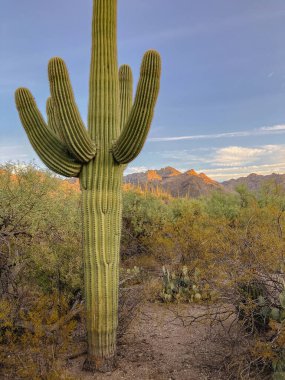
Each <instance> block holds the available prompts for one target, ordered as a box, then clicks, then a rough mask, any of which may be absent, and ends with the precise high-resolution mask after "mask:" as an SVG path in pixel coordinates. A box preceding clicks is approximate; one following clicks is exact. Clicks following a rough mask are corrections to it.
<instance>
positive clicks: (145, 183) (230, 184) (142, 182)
mask: <svg viewBox="0 0 285 380" xmlns="http://www.w3.org/2000/svg"><path fill="white" fill-rule="evenodd" d="M270 181H271V182H272V181H273V182H274V183H276V184H279V185H281V186H282V187H284V189H285V174H277V173H272V174H268V175H261V174H256V173H250V174H249V175H247V176H245V177H239V178H234V179H230V180H227V181H223V182H217V181H215V180H214V179H212V178H210V177H208V176H207V175H206V174H205V173H198V172H196V171H195V170H194V169H189V170H187V171H185V172H181V171H179V170H177V169H175V168H173V167H171V166H167V167H165V168H161V169H158V170H155V169H152V170H147V171H145V172H139V173H132V174H128V175H126V176H124V183H129V184H132V185H135V186H141V187H144V188H146V189H148V190H153V189H157V188H159V189H161V190H163V191H164V192H167V193H169V194H170V195H172V196H174V197H177V196H181V197H183V196H190V197H193V198H196V197H199V196H201V195H208V194H210V193H211V192H212V191H214V190H218V191H222V192H232V191H234V190H235V188H236V186H238V185H241V184H243V185H246V186H247V187H248V189H249V190H251V191H258V190H259V189H260V188H261V187H262V186H263V184H264V183H266V182H270Z"/></svg>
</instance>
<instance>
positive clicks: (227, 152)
mask: <svg viewBox="0 0 285 380" xmlns="http://www.w3.org/2000/svg"><path fill="white" fill-rule="evenodd" d="M284 156H285V146H284V145H263V146H260V147H253V148H246V147H241V146H228V147H225V148H220V149H218V150H217V151H216V153H215V156H214V157H213V161H214V163H215V165H221V166H236V165H248V164H252V163H258V162H260V163H261V162H265V161H266V160H267V162H268V161H270V162H272V160H273V161H274V162H276V161H279V160H280V159H282V157H284Z"/></svg>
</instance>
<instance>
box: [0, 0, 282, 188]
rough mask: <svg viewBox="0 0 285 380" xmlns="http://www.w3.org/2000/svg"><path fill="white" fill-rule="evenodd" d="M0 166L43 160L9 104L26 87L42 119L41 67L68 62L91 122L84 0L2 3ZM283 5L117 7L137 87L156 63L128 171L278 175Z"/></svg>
mask: <svg viewBox="0 0 285 380" xmlns="http://www.w3.org/2000/svg"><path fill="white" fill-rule="evenodd" d="M0 10H1V12H0V163H5V162H7V161H20V162H25V163H27V162H30V161H32V160H35V162H36V163H38V164H40V165H43V164H41V163H40V161H39V159H38V158H37V156H36V154H35V153H34V151H33V149H32V148H31V146H30V143H29V141H28V139H27V137H26V136H25V132H24V130H23V128H22V126H21V124H20V121H19V118H18V114H17V111H16V109H15V105H14V91H15V90H16V88H17V87H21V86H24V87H28V88H29V89H30V90H31V91H32V93H33V95H34V97H35V98H36V100H37V103H38V105H39V107H40V109H41V110H42V111H43V112H44V110H45V103H46V99H47V97H48V96H49V87H48V80H47V63H48V60H49V59H50V58H51V57H53V56H61V57H62V58H64V60H65V61H66V63H67V65H68V68H69V71H70V76H71V80H72V83H73V88H74V92H75V97H76V100H77V103H78V106H79V109H80V111H81V114H82V117H83V119H84V120H85V121H86V118H87V104H88V77H89V63H90V45H91V12H92V1H91V0H49V1H38V0H24V1H23V0H10V1H7V0H0ZM284 37H285V1H284V0H271V1H268V0H250V1H249V0H235V1H229V0H215V1H213V0H199V1H198V0H176V1H173V0H118V58H119V64H123V63H127V64H129V65H130V66H131V67H132V69H133V74H134V79H135V83H136V82H137V80H138V73H139V67H140V62H141V58H142V56H143V54H144V52H145V51H146V50H148V49H156V50H158V51H159V52H160V54H161V56H162V81H161V88H160V95H159V99H158V103H157V107H156V111H155V117H154V120H153V123H152V127H151V131H150V134H149V136H148V139H147V142H146V144H145V146H144V149H143V151H142V152H141V154H140V156H139V157H138V158H136V160H135V161H133V162H132V163H130V164H129V166H128V168H127V169H126V174H129V173H132V172H138V171H144V170H147V169H159V168H161V167H165V166H173V167H175V168H177V169H179V170H182V171H184V170H188V169H191V168H194V169H195V170H196V171H198V172H204V173H206V174H207V175H209V176H210V177H212V178H214V179H216V180H218V181H223V180H227V179H229V178H236V177H240V176H245V175H248V174H249V173H252V172H254V173H258V174H269V173H272V172H275V173H285V45H284Z"/></svg>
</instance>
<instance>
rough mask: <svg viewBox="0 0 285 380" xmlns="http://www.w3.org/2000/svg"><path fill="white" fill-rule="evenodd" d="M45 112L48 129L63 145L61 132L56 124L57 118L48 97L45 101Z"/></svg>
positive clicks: (53, 105)
mask: <svg viewBox="0 0 285 380" xmlns="http://www.w3.org/2000/svg"><path fill="white" fill-rule="evenodd" d="M46 111H47V117H48V127H49V129H50V130H51V131H52V132H53V133H54V134H55V135H56V137H57V138H58V139H59V140H60V141H62V142H63V143H64V135H63V131H62V129H61V128H60V124H59V122H58V117H57V114H56V108H55V104H54V101H53V100H52V98H51V97H49V98H48V100H47V104H46Z"/></svg>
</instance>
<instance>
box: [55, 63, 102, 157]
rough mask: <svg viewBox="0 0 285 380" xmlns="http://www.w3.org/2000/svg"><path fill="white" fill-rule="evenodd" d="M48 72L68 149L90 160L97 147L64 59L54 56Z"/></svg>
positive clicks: (74, 154)
mask: <svg viewBox="0 0 285 380" xmlns="http://www.w3.org/2000/svg"><path fill="white" fill-rule="evenodd" d="M48 73H49V81H50V91H51V95H52V98H53V101H54V102H55V106H56V110H57V117H58V119H59V123H60V128H61V130H62V132H63V135H64V141H65V143H66V145H67V147H68V150H69V151H70V152H71V153H72V154H73V156H74V157H75V158H76V159H77V160H78V161H80V162H88V161H90V160H91V159H92V158H93V157H94V156H95V153H96V149H95V145H94V143H93V141H92V140H91V138H90V136H89V134H88V132H87V129H86V128H85V126H84V123H83V121H82V119H81V116H80V113H79V110H78V107H77V105H76V102H75V99H74V94H73V90H72V86H71V83H70V79H69V74H68V70H67V67H66V65H65V63H64V61H63V60H62V59H61V58H58V57H55V58H52V59H51V60H50V62H49V66H48Z"/></svg>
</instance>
